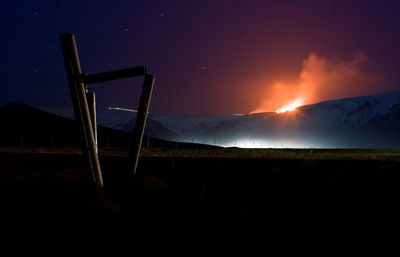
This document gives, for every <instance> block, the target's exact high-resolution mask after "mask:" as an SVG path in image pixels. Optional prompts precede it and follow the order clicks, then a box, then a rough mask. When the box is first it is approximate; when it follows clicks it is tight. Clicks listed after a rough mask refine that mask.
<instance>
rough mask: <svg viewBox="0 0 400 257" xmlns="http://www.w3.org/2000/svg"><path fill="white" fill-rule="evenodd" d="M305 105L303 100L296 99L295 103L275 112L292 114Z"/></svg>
mask: <svg viewBox="0 0 400 257" xmlns="http://www.w3.org/2000/svg"><path fill="white" fill-rule="evenodd" d="M301 105H303V100H302V99H296V100H294V101H293V102H290V103H289V104H287V105H285V106H283V107H281V108H279V109H277V110H276V111H275V112H276V113H282V112H291V111H294V110H296V108H297V107H299V106H301Z"/></svg>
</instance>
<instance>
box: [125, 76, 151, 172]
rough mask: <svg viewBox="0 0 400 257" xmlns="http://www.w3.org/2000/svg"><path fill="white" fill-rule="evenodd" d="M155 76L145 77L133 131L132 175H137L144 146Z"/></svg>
mask: <svg viewBox="0 0 400 257" xmlns="http://www.w3.org/2000/svg"><path fill="white" fill-rule="evenodd" d="M153 85H154V76H152V75H146V76H145V77H144V82H143V88H142V93H141V96H140V102H139V109H138V112H137V115H136V122H135V128H134V129H133V140H132V144H131V152H130V161H131V165H132V167H131V172H132V175H135V174H136V169H137V164H138V161H139V155H140V150H141V145H142V139H143V133H144V129H145V125H146V119H147V113H148V111H149V106H150V100H151V93H152V91H153Z"/></svg>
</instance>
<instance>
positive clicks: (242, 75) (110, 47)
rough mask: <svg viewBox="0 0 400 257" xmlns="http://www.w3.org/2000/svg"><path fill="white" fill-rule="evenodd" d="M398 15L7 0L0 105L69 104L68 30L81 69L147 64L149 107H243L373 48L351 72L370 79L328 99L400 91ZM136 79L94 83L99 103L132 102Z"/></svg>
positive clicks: (341, 5)
mask: <svg viewBox="0 0 400 257" xmlns="http://www.w3.org/2000/svg"><path fill="white" fill-rule="evenodd" d="M399 13H400V2H399V1H366V0H362V1H322V0H318V1H267V0H252V1H251V0H243V1H236V0H229V1H228V0H225V1H207V0H202V1H185V0H182V1H177V0H176V1H174V0H165V1H152V0H146V1H100V0H98V1H89V0H88V1H8V2H7V3H6V4H4V3H3V15H2V17H1V19H2V22H1V24H2V25H1V29H2V35H3V36H2V38H3V40H1V42H0V44H1V49H2V52H3V53H2V60H1V69H0V72H1V77H2V78H3V81H2V85H1V87H0V88H1V89H0V105H4V104H7V103H9V102H19V103H26V104H29V105H36V106H51V107H68V106H71V103H70V96H69V91H68V84H67V79H66V75H65V69H64V64H63V59H62V58H63V57H62V52H61V48H60V43H59V37H60V35H61V34H63V33H66V32H70V33H74V34H75V35H76V38H77V43H78V50H79V54H80V58H81V66H82V70H83V71H84V72H87V73H89V74H91V73H97V72H102V71H108V70H114V69H120V68H127V67H131V66H137V65H147V67H148V69H149V71H150V72H151V73H152V74H153V75H155V77H156V83H155V88H154V92H153V99H152V103H151V106H150V110H151V111H153V112H160V113H204V114H214V113H248V112H250V111H252V110H254V109H256V108H258V107H260V106H261V105H263V103H265V101H267V102H268V100H269V98H268V97H272V96H274V97H275V98H276V97H277V96H276V95H279V94H272V95H271V94H269V92H270V91H271V90H272V87H273V85H274V83H275V84H276V82H282V81H284V82H285V83H291V82H293V84H296V83H297V82H298V80H299V78H301V74H303V73H304V69H306V68H307V67H305V63H306V64H307V63H310V62H308V61H309V60H310V55H311V54H315V55H316V56H317V58H320V59H317V61H316V62H315V63H317V64H318V63H328V65H327V69H331V67H334V68H332V69H334V72H335V73H333V74H336V72H339V71H341V70H343V69H341V68H339V69H338V68H337V64H338V63H339V64H347V63H352V62H354V60H355V59H354V58H355V57H354V56H355V55H357V53H362V55H363V56H365V57H366V58H363V61H362V63H360V64H359V65H358V64H357V68H355V69H357V70H356V72H358V73H360V74H369V75H371V77H373V78H374V79H371V80H369V81H368V83H367V82H365V80H359V81H360V82H359V83H365V86H362V85H361V86H360V85H354V88H357V90H355V89H354V90H353V89H352V88H353V87H352V86H346V87H338V89H337V90H338V91H340V92H331V93H330V94H331V95H332V97H333V98H335V97H338V96H340V97H343V96H344V97H345V96H355V95H366V94H371V93H380V92H388V91H394V90H400V72H399V70H400V64H399V60H400V15H399ZM311 56H312V55H311ZM307 60H308V61H307ZM318 60H323V61H321V62H318ZM341 67H342V66H341ZM343 67H347V66H345V65H344V66H343ZM353 68H354V67H353ZM312 74H314V73H312ZM324 74H331V73H329V71H324ZM348 76H351V75H348ZM328 77H329V76H328ZM356 78H358V77H357V76H355V77H352V79H351V80H349V79H348V80H347V82H343V83H344V84H346V83H348V82H349V81H351V82H352V83H353V82H354V81H358V80H357V79H356ZM338 81H342V80H338ZM141 82H142V78H135V79H126V80H121V81H115V82H110V83H105V84H99V85H96V86H95V87H96V89H95V90H96V92H97V101H98V104H99V105H100V106H120V107H128V108H135V107H136V106H137V103H138V97H139V94H140V88H141ZM321 83H322V82H321ZM354 83H357V82H354ZM322 84H323V83H322ZM288 87H289V88H290V86H288ZM332 90H334V89H332ZM328 96H329V95H328ZM325 98H326V96H325V95H324V97H323V98H318V97H316V98H315V99H316V100H318V99H325ZM275 100H276V99H275Z"/></svg>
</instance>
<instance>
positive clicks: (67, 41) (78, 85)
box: [60, 33, 154, 198]
mask: <svg viewBox="0 0 400 257" xmlns="http://www.w3.org/2000/svg"><path fill="white" fill-rule="evenodd" d="M60 40H61V47H62V51H63V55H64V62H65V69H66V72H67V77H68V83H69V89H70V93H71V98H72V104H73V107H74V113H75V119H76V121H77V122H78V124H79V130H80V132H81V137H82V150H83V154H84V157H85V160H86V162H87V164H88V166H89V168H90V171H91V174H92V175H93V181H94V184H95V187H96V190H97V193H98V195H99V197H101V198H104V197H105V195H104V185H103V177H102V174H101V167H100V162H99V155H98V149H97V124H96V101H95V94H94V92H88V88H87V85H89V84H95V83H101V82H105V81H111V80H116V79H124V78H130V77H136V76H144V82H143V87H142V92H141V97H140V102H139V108H138V112H137V116H136V123H135V127H134V130H133V140H132V141H131V149H130V163H131V168H130V170H131V171H130V172H131V174H132V175H135V174H136V169H137V163H138V160H139V155H140V148H141V144H142V139H143V133H144V128H145V124H146V119H147V113H148V109H149V105H150V100H151V94H152V90H153V85H154V76H153V75H150V74H148V73H147V68H146V66H139V67H133V68H127V69H122V70H115V71H109V72H103V73H97V74H93V75H87V74H85V73H82V70H81V66H80V62H79V56H78V49H77V46H76V41H75V36H74V35H73V34H70V33H67V34H63V35H62V36H61V38H60Z"/></svg>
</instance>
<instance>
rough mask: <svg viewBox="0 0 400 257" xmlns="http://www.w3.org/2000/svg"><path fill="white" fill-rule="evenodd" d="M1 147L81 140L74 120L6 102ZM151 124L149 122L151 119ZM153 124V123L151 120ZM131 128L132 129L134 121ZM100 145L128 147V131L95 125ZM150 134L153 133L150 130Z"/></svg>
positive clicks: (148, 141) (150, 141)
mask: <svg viewBox="0 0 400 257" xmlns="http://www.w3.org/2000/svg"><path fill="white" fill-rule="evenodd" d="M0 121H1V125H0V146H21V147H80V146H81V144H80V142H81V139H80V136H79V135H80V134H79V131H78V127H77V123H76V121H75V120H72V119H68V118H65V117H61V116H57V115H55V114H51V113H48V112H45V111H42V110H39V109H36V108H33V107H31V106H27V105H24V104H8V105H5V106H3V107H1V108H0ZM150 123H151V122H150ZM151 124H152V125H153V126H152V127H154V126H155V124H154V122H153V123H151ZM131 126H132V131H133V124H131ZM97 131H98V145H99V147H129V146H130V140H131V133H130V132H127V131H121V130H117V129H112V128H107V127H103V126H98V128H97ZM146 134H148V132H147V131H146V133H145V137H144V139H143V142H142V145H143V147H146V146H147V145H149V146H152V147H174V148H176V147H178V148H197V147H200V148H202V147H215V146H206V145H200V144H191V143H176V142H172V141H168V140H163V139H158V138H155V137H153V136H151V137H149V138H147V136H146ZM151 135H152V133H151Z"/></svg>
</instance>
